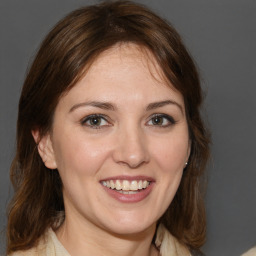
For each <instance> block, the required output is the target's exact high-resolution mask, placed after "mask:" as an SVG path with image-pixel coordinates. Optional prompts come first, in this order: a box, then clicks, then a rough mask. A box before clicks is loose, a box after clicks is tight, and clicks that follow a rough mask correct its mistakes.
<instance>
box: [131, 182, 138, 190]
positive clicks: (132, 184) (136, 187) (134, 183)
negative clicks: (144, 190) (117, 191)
mask: <svg viewBox="0 0 256 256" xmlns="http://www.w3.org/2000/svg"><path fill="white" fill-rule="evenodd" d="M130 190H138V182H137V180H133V181H132V182H131V183H130Z"/></svg>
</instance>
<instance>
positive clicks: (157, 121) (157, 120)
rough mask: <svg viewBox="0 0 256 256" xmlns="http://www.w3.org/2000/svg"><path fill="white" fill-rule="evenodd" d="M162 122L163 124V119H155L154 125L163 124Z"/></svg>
mask: <svg viewBox="0 0 256 256" xmlns="http://www.w3.org/2000/svg"><path fill="white" fill-rule="evenodd" d="M162 122H163V118H162V117H155V118H154V119H153V124H156V125H159V124H162Z"/></svg>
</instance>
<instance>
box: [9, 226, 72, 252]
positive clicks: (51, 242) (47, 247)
mask: <svg viewBox="0 0 256 256" xmlns="http://www.w3.org/2000/svg"><path fill="white" fill-rule="evenodd" d="M9 256H70V254H69V253H68V252H67V250H66V249H65V248H64V247H63V245H62V244H61V243H60V241H59V240H58V238H57V236H56V234H55V232H54V231H53V230H52V229H51V228H50V229H48V231H47V232H46V234H45V235H44V236H43V237H42V238H41V239H40V241H39V243H38V245H37V246H36V247H33V248H31V249H29V250H26V251H18V252H14V253H12V254H11V255H9Z"/></svg>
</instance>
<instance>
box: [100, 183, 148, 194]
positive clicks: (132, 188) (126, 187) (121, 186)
mask: <svg viewBox="0 0 256 256" xmlns="http://www.w3.org/2000/svg"><path fill="white" fill-rule="evenodd" d="M101 184H102V185H103V186H105V187H107V188H111V189H115V190H118V192H121V193H123V194H134V193H136V191H138V190H141V189H145V188H147V187H148V186H149V184H150V181H147V180H132V181H129V180H122V181H120V180H107V181H102V182H101ZM126 192H127V193H126ZM132 192H134V193H132Z"/></svg>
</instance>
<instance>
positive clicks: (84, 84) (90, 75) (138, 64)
mask: <svg viewBox="0 0 256 256" xmlns="http://www.w3.org/2000/svg"><path fill="white" fill-rule="evenodd" d="M168 95H169V96H171V97H175V98H177V100H178V101H179V103H180V104H183V97H182V96H181V95H180V93H179V92H178V91H177V90H176V89H174V86H172V84H171V83H170V82H169V81H167V79H165V77H164V75H163V72H162V70H161V68H160V66H159V65H158V63H157V61H156V59H155V57H154V56H153V54H152V53H151V52H150V51H149V50H148V49H147V48H146V47H143V46H139V45H136V44H132V43H129V44H128V43H122V44H117V45H114V46H113V47H111V48H109V49H107V50H106V51H104V52H103V53H101V54H100V55H99V56H98V57H97V58H96V59H95V60H94V62H93V63H92V64H91V65H90V67H89V68H88V70H86V72H85V73H84V75H83V77H82V78H81V79H80V80H79V81H78V82H77V83H76V84H75V85H74V87H72V89H71V90H70V91H69V92H68V93H67V94H66V96H68V98H70V99H72V100H81V101H82V100H87V99H89V100H95V97H96V98H97V100H105V101H106V100H107V101H125V102H127V103H128V102H129V99H130V100H132V101H135V100H137V101H141V102H143V101H144V102H145V101H153V100H162V98H163V97H165V96H168ZM66 96H65V97H63V98H66ZM128 96H129V97H128ZM90 98H92V99H90ZM158 98H160V99H158ZM62 100H64V99H62Z"/></svg>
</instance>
